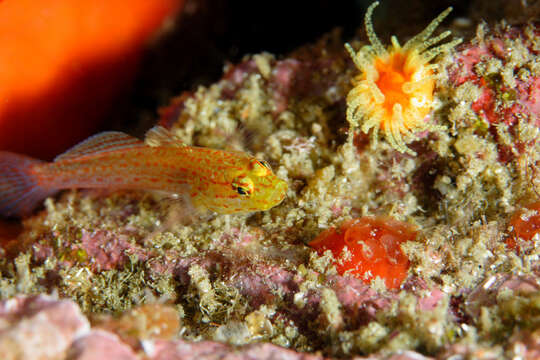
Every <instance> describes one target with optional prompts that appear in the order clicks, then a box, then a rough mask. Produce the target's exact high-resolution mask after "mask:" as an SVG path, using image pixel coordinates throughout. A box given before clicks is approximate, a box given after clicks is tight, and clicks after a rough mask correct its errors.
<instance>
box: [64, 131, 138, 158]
mask: <svg viewBox="0 0 540 360" xmlns="http://www.w3.org/2000/svg"><path fill="white" fill-rule="evenodd" d="M144 146H145V144H144V142H143V141H141V140H139V139H137V138H136V137H133V136H131V135H128V134H124V133H122V132H119V131H106V132H102V133H99V134H96V135H94V136H91V137H89V138H88V139H86V140H84V141H83V142H81V143H79V144H77V145H75V146H74V147H72V148H71V149H69V150H68V151H66V152H65V153H63V154H60V155H58V156H57V157H56V158H55V159H54V161H59V160H68V159H75V158H79V157H81V156H85V155H95V154H100V153H106V152H110V151H115V150H121V149H133V148H139V147H144Z"/></svg>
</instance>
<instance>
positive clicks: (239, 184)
mask: <svg viewBox="0 0 540 360" xmlns="http://www.w3.org/2000/svg"><path fill="white" fill-rule="evenodd" d="M231 185H232V188H233V190H234V191H236V192H237V193H238V194H240V195H242V196H251V194H252V193H253V189H254V187H255V186H254V185H253V181H252V180H251V179H250V178H249V177H247V176H239V177H237V178H235V179H234V180H233V182H232V184H231Z"/></svg>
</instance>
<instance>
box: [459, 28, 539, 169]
mask: <svg viewBox="0 0 540 360" xmlns="http://www.w3.org/2000/svg"><path fill="white" fill-rule="evenodd" d="M539 32H540V30H539V28H538V26H536V27H535V26H534V25H529V27H528V28H518V27H514V28H508V29H505V31H503V32H497V31H495V32H494V35H490V36H489V37H486V38H485V39H483V40H482V41H479V42H471V43H469V44H468V45H465V46H464V47H463V48H462V49H461V50H460V51H459V52H458V54H457V55H456V59H455V66H454V67H451V68H450V69H449V75H450V82H451V85H452V86H454V87H456V88H457V87H459V86H462V85H464V84H470V85H474V86H476V87H478V89H479V91H480V93H479V95H478V96H477V98H476V99H475V100H474V101H473V102H472V104H471V108H472V110H473V111H474V113H475V114H476V115H477V117H478V119H479V122H477V124H476V125H475V126H477V127H478V130H479V131H482V128H483V127H484V126H485V127H486V128H487V129H488V131H489V132H490V133H491V134H492V135H493V136H494V137H495V138H496V139H498V138H499V137H500V135H499V133H498V130H497V127H498V126H499V125H504V126H507V127H508V130H509V133H510V134H511V135H513V136H515V135H516V133H517V132H518V129H517V128H516V126H517V125H518V124H519V122H520V121H525V122H528V123H530V124H532V125H535V126H537V127H540V77H539V76H538V75H535V74H537V72H535V71H534V70H533V67H534V65H533V64H531V63H533V62H534V60H528V59H527V56H530V57H537V56H538V55H539V53H540V52H539V50H538V47H537V46H535V45H534V41H533V35H532V34H535V35H534V36H537V34H538V33H539ZM516 44H517V45H516ZM482 122H483V123H484V124H485V125H481V123H482ZM528 145H530V144H523V143H520V142H519V141H516V142H515V143H514V144H513V147H514V149H510V148H508V145H507V144H502V143H501V144H499V157H500V160H501V161H503V162H507V161H510V160H511V159H512V154H511V153H512V151H518V152H523V150H524V148H525V147H526V146H528Z"/></svg>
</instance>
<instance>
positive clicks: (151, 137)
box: [144, 125, 186, 147]
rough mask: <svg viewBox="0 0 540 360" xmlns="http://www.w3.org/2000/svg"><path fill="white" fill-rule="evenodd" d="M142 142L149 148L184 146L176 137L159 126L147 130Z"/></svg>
mask: <svg viewBox="0 0 540 360" xmlns="http://www.w3.org/2000/svg"><path fill="white" fill-rule="evenodd" d="M144 141H145V142H146V144H147V145H150V146H174V147H182V146H186V145H185V144H184V143H183V142H182V140H180V138H179V137H178V136H176V135H175V134H173V133H172V132H171V131H169V130H167V129H165V128H164V127H163V126H159V125H158V126H154V127H153V128H151V129H150V130H148V132H147V133H146V137H145V139H144Z"/></svg>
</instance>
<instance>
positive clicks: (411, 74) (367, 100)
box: [345, 2, 461, 155]
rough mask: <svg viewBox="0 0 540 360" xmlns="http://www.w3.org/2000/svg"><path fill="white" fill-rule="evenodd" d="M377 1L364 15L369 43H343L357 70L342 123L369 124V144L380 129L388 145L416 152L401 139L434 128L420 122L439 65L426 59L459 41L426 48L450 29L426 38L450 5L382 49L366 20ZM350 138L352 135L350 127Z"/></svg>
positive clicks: (430, 102)
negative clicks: (416, 31) (418, 29)
mask: <svg viewBox="0 0 540 360" xmlns="http://www.w3.org/2000/svg"><path fill="white" fill-rule="evenodd" d="M377 5H379V2H374V3H373V4H371V6H370V7H369V8H368V10H367V12H366V17H365V25H366V32H367V36H368V38H369V41H370V42H371V46H369V45H368V46H364V47H363V48H362V49H360V51H358V52H355V51H354V50H353V48H352V47H351V46H350V45H349V44H345V47H346V49H347V51H348V52H349V53H350V54H351V57H352V59H353V61H354V63H355V65H356V66H357V67H358V69H359V70H360V71H361V74H360V75H358V76H357V77H356V78H355V81H354V83H355V87H354V88H353V89H352V90H351V91H350V92H349V94H348V95H347V105H348V107H347V121H348V122H349V124H350V126H351V130H354V128H356V127H358V125H359V123H360V122H362V131H363V132H364V133H368V132H369V130H371V129H372V128H373V142H374V144H376V141H377V137H378V132H379V129H381V130H383V131H384V135H385V137H386V139H387V141H388V142H389V143H390V145H392V147H393V148H395V149H396V150H398V151H400V152H406V153H409V154H411V155H415V153H414V152H413V151H412V150H411V149H409V148H408V147H407V146H406V142H410V141H412V140H414V139H416V137H415V135H414V134H415V132H417V131H422V130H433V129H436V128H437V126H435V125H432V124H429V123H427V122H426V121H425V120H424V119H425V117H426V116H427V115H428V114H429V112H430V111H431V108H432V105H433V91H434V88H435V80H436V75H435V73H434V71H435V70H437V68H438V66H437V65H436V64H430V61H431V60H433V59H434V58H435V57H436V56H437V55H439V54H441V53H443V52H445V51H448V50H450V49H452V48H453V47H454V46H456V45H457V44H459V43H460V42H461V39H455V40H453V41H450V42H448V43H445V44H441V45H439V46H436V47H433V48H431V46H432V45H434V44H437V43H438V42H439V41H441V40H443V39H445V38H446V37H448V36H449V35H450V34H451V32H450V31H445V32H443V33H442V34H440V35H438V36H435V37H432V38H430V36H431V34H432V33H433V31H435V29H436V28H437V26H438V25H439V24H440V23H441V22H442V21H443V20H444V18H445V17H446V16H447V15H448V14H449V13H450V11H452V8H448V9H446V10H445V11H443V12H442V13H441V14H440V15H439V16H437V18H435V20H433V21H432V22H431V23H430V24H429V25H428V26H427V27H426V28H425V29H424V30H423V31H422V32H421V33H419V34H418V35H416V36H414V37H413V38H412V39H410V40H409V41H407V43H405V45H403V47H402V46H401V45H400V44H399V42H398V40H397V38H396V37H395V36H392V38H391V42H392V45H390V46H389V47H388V49H385V47H384V46H383V44H382V43H381V42H380V40H379V38H378V37H377V35H376V34H375V31H374V30H373V23H372V22H371V15H372V13H373V10H374V9H375V7H376V6H377ZM350 138H351V139H352V131H351V137H350Z"/></svg>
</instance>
